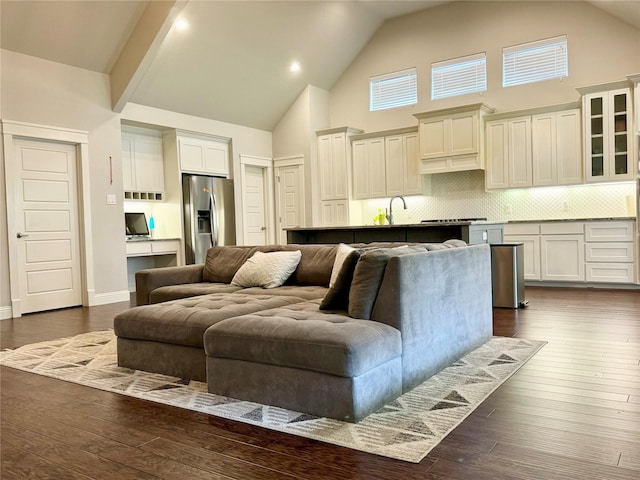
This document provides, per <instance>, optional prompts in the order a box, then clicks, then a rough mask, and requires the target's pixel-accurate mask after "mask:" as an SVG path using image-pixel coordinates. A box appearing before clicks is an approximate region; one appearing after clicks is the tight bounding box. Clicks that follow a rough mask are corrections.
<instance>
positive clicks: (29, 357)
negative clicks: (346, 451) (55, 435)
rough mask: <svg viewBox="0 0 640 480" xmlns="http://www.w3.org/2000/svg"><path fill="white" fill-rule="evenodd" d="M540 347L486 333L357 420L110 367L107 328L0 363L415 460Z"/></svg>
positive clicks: (0, 356)
mask: <svg viewBox="0 0 640 480" xmlns="http://www.w3.org/2000/svg"><path fill="white" fill-rule="evenodd" d="M544 344H545V342H539V341H531V340H523V339H519V338H509V337H493V338H492V339H490V340H489V341H488V342H487V343H485V344H484V345H482V346H481V347H479V348H478V349H476V350H474V351H472V352H470V353H469V354H467V355H466V356H465V357H463V358H462V359H461V360H459V361H458V362H456V363H454V364H453V365H451V366H449V367H447V368H445V369H444V370H442V371H440V372H439V373H438V374H436V375H434V376H433V377H431V378H429V379H428V380H426V381H425V382H424V383H422V384H420V385H418V386H417V387H415V388H414V389H413V390H411V391H410V392H407V393H405V394H404V395H402V396H401V397H399V398H398V399H396V400H394V401H393V402H391V403H389V404H388V405H386V406H384V407H382V408H381V409H380V410H379V411H377V412H375V413H373V414H371V415H369V416H368V417H367V418H365V419H364V420H362V421H361V422H360V423H357V424H351V423H347V422H341V421H339V420H333V419H328V418H321V417H314V416H311V415H308V414H304V413H299V412H293V411H291V410H285V409H282V408H278V407H272V406H268V405H261V404H258V403H253V402H246V401H241V400H236V399H232V398H228V397H223V396H220V395H215V394H211V393H208V392H207V385H206V383H202V382H196V381H190V380H188V379H180V378H176V377H169V376H167V375H160V374H156V373H148V372H143V371H139V370H131V369H128V368H121V367H118V365H117V360H116V341H115V336H114V334H113V331H112V330H105V331H98V332H91V333H85V334H81V335H77V336H75V337H70V338H63V339H58V340H51V341H46V342H40V343H35V344H30V345H25V346H23V347H19V348H17V349H14V350H5V351H2V352H0V365H5V366H7V367H12V368H16V369H19V370H24V371H27V372H32V373H36V374H38V375H44V376H47V377H52V378H56V379H59V380H64V381H68V382H73V383H78V384H81V385H86V386H88V387H93V388H98V389H100V390H106V391H109V392H115V393H119V394H122V395H128V396H131V397H136V398H141V399H144V400H149V401H152V402H159V403H163V404H166V405H172V406H176V407H181V408H186V409H189V410H195V411H198V412H202V413H206V414H209V415H214V416H218V417H223V418H227V419H231V420H236V421H238V422H244V423H250V424H253V425H259V426H262V427H264V428H269V429H272V430H278V431H281V432H285V433H289V434H293V435H299V436H302V437H306V438H311V439H315V440H320V441H323V442H327V443H331V444H335V445H341V446H344V447H348V448H352V449H356V450H361V451H364V452H369V453H373V454H377V455H382V456H385V457H390V458H395V459H398V460H404V461H408V462H416V463H417V462H419V461H420V460H422V459H423V458H424V457H425V456H426V455H427V454H428V453H429V451H430V450H431V449H432V448H433V447H435V446H436V445H437V444H438V443H439V442H440V441H441V440H442V439H443V438H444V437H446V436H447V435H448V434H449V432H451V431H452V430H453V429H454V428H455V427H456V426H457V425H458V424H460V422H462V420H464V419H465V418H466V417H467V416H468V415H469V414H470V413H471V412H473V410H474V409H475V408H476V407H477V406H478V405H480V403H482V401H483V400H484V399H485V398H487V397H488V396H489V395H490V394H491V393H492V392H493V391H494V390H495V389H496V388H498V387H499V386H500V385H501V384H502V383H503V382H504V381H505V380H507V379H508V378H509V377H510V376H511V375H513V374H514V373H515V372H516V371H517V370H518V369H519V368H520V367H521V366H522V365H524V363H525V362H527V361H528V360H529V359H530V358H531V357H533V355H534V354H535V353H536V352H537V351H538V350H539V349H540V348H541V347H542V346H543V345H544Z"/></svg>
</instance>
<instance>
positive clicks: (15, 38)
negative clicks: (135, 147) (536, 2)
mask: <svg viewBox="0 0 640 480" xmlns="http://www.w3.org/2000/svg"><path fill="white" fill-rule="evenodd" d="M448 1H450V0H442V1H431V0H410V1H401V0H398V1H396V0H338V1H315V0H307V1H302V0H298V1H271V0H267V1H222V0H208V1H203V0H198V1H194V0H192V1H187V0H168V1H155V0H153V1H147V0H127V1H117V0H104V1H102V0H92V1H89V0H85V1H63V0H49V1H34V0H28V1H26V0H18V1H16V0H1V2H0V17H1V36H0V46H1V47H2V48H3V49H6V50H11V51H15V52H18V53H23V54H26V55H31V56H34V57H38V58H43V59H46V60H50V61H54V62H59V63H64V64H67V65H72V66H75V67H79V68H84V69H88V70H93V71H96V72H102V73H105V74H108V75H110V76H111V88H112V103H113V108H114V110H116V111H120V110H121V109H122V107H123V106H124V104H126V102H134V103H139V104H143V105H149V106H153V107H157V108H162V109H166V110H171V111H175V112H180V113H185V114H190V115H195V116H200V117H204V118H211V119H215V120H220V121H225V122H230V123H236V124H239V125H245V126H250V127H255V128H259V129H263V130H272V129H273V127H274V126H275V125H276V124H277V122H278V120H279V119H280V118H281V117H282V115H283V114H284V113H285V112H286V110H287V109H288V108H289V107H290V106H291V104H292V103H293V102H294V100H295V99H296V98H297V97H298V95H299V94H300V92H301V91H302V90H303V89H304V88H305V87H306V85H308V84H312V85H314V86H317V87H320V88H324V89H327V90H329V89H330V88H331V87H332V86H333V84H334V83H335V82H336V81H337V80H338V78H339V77H340V75H341V74H342V73H343V72H344V71H345V70H346V69H347V67H348V66H349V65H350V64H351V62H352V61H353V60H354V58H355V57H356V56H357V55H358V53H359V52H360V51H361V50H362V48H363V47H364V46H365V45H366V43H367V42H368V41H369V39H370V38H371V37H372V35H373V34H374V33H375V32H376V30H377V29H378V28H379V27H380V25H382V23H383V22H384V21H385V20H386V19H389V18H393V17H396V16H400V15H405V14H408V13H412V12H415V11H418V10H422V9H426V8H434V7H437V6H439V5H441V4H444V3H447V2H448ZM477 1H481V0H477ZM590 3H592V4H594V5H595V6H597V7H599V8H602V9H605V10H606V11H608V12H609V13H610V14H612V15H614V16H617V17H619V18H622V19H623V20H624V21H626V22H628V23H631V24H632V25H634V26H636V27H637V28H640V1H602V0H596V1H592V2H590ZM177 20H183V21H184V22H185V23H186V28H184V29H183V30H180V29H178V28H176V27H177V24H176V23H175V22H176V21H177ZM294 61H297V62H299V64H300V71H299V72H291V71H290V65H291V63H292V62H294Z"/></svg>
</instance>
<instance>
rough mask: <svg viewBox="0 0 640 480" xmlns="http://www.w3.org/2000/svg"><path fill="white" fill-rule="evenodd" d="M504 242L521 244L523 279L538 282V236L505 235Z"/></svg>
mask: <svg viewBox="0 0 640 480" xmlns="http://www.w3.org/2000/svg"><path fill="white" fill-rule="evenodd" d="M504 241H505V242H508V243H522V244H523V249H524V279H525V280H540V235H505V236H504Z"/></svg>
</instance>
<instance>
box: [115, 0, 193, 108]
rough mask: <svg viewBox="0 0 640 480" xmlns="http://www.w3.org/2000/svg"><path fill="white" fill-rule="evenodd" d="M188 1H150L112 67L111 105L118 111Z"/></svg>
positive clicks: (140, 78)
mask: <svg viewBox="0 0 640 480" xmlns="http://www.w3.org/2000/svg"><path fill="white" fill-rule="evenodd" d="M187 3H188V0H165V1H150V2H149V3H148V5H147V7H146V8H145V11H144V13H143V14H142V17H141V18H140V21H138V24H137V25H136V27H135V29H134V30H133V33H132V34H131V36H130V37H129V39H128V40H127V43H126V45H125V46H124V48H123V49H122V53H121V54H120V56H119V57H118V60H117V61H116V63H115V65H114V66H113V69H112V70H111V74H110V78H111V106H112V108H113V111H114V112H117V113H120V112H122V110H123V109H124V106H125V105H126V104H127V102H128V101H129V100H130V98H131V96H132V95H133V92H134V91H135V89H136V87H137V86H138V84H139V83H140V81H141V80H142V77H143V75H144V74H145V72H146V71H147V69H148V68H149V65H151V62H152V61H153V59H154V58H155V57H156V55H157V53H158V50H159V49H160V46H161V45H162V42H163V40H164V39H165V37H166V36H167V34H168V33H169V30H170V29H171V27H172V26H173V23H174V22H175V20H176V18H177V17H178V15H179V14H180V12H181V11H182V9H183V8H184V7H185V6H186V4H187Z"/></svg>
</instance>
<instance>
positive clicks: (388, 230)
mask: <svg viewBox="0 0 640 480" xmlns="http://www.w3.org/2000/svg"><path fill="white" fill-rule="evenodd" d="M504 223H505V222H492V221H451V222H442V221H438V222H426V223H416V224H408V225H364V226H344V227H306V228H288V229H286V230H287V243H297V244H309V243H328V244H335V243H370V242H408V243H438V242H444V241H445V240H449V239H451V238H455V239H459V240H464V241H465V242H467V243H469V244H473V243H502V241H503V226H504Z"/></svg>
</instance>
